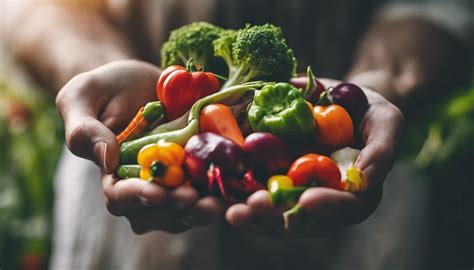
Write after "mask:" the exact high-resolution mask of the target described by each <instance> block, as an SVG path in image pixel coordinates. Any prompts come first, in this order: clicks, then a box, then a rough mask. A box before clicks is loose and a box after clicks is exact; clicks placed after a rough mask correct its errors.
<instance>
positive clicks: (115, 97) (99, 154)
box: [56, 60, 160, 173]
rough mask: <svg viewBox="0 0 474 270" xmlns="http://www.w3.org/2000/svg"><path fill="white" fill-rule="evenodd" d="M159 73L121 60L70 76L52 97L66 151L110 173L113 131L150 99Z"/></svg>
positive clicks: (114, 157)
mask: <svg viewBox="0 0 474 270" xmlns="http://www.w3.org/2000/svg"><path fill="white" fill-rule="evenodd" d="M159 74H160V71H159V69H158V68H157V67H155V66H153V65H151V64H147V63H144V62H139V61H134V60H124V61H117V62H112V63H110V64H106V65H104V66H101V67H99V68H96V69H93V70H91V71H88V72H84V73H81V74H79V75H77V76H75V77H74V78H72V79H71V80H70V81H69V82H68V83H67V84H66V85H65V86H64V87H63V88H62V89H61V90H60V91H59V93H58V95H57V97H56V107H57V109H58V111H59V113H60V115H61V116H62V118H63V119H64V126H65V133H66V145H67V146H68V148H69V149H70V150H71V152H72V153H74V154H75V155H77V156H80V157H83V158H86V159H89V160H92V161H94V162H95V163H96V164H97V165H98V166H99V167H101V169H102V171H103V172H106V173H112V172H113V171H114V170H115V169H116V167H117V166H118V163H119V145H118V143H117V140H116V138H115V134H114V132H115V133H117V132H119V131H120V130H121V129H122V128H124V127H125V126H126V125H127V123H128V122H129V121H130V120H131V119H132V118H133V116H134V115H135V114H136V112H137V111H138V109H139V108H140V107H141V106H143V105H144V104H145V103H147V102H149V101H151V100H155V99H156V94H155V91H154V89H155V83H156V80H157V79H158V76H159Z"/></svg>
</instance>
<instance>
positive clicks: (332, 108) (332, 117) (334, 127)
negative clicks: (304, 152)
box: [314, 105, 354, 149]
mask: <svg viewBox="0 0 474 270" xmlns="http://www.w3.org/2000/svg"><path fill="white" fill-rule="evenodd" d="M314 119H315V121H316V141H318V142H319V143H321V144H322V145H324V146H326V147H328V148H331V149H339V148H342V147H345V146H347V145H349V143H350V142H351V141H352V135H353V130H354V127H353V124H352V119H351V117H350V116H349V113H348V112H347V111H346V110H345V109H344V108H343V107H341V106H339V105H329V106H315V107H314Z"/></svg>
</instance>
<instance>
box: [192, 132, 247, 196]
mask: <svg viewBox="0 0 474 270" xmlns="http://www.w3.org/2000/svg"><path fill="white" fill-rule="evenodd" d="M184 150H185V151H186V156H185V158H184V169H185V170H186V173H187V175H188V176H189V177H190V179H191V182H197V183H196V184H198V185H204V186H206V187H207V183H208V176H207V171H208V169H209V167H210V166H211V163H212V164H214V166H216V167H219V168H220V169H221V172H222V174H223V175H225V176H234V177H235V178H240V177H241V176H242V175H243V174H244V173H245V170H246V167H245V165H246V162H245V153H244V150H243V149H242V148H241V147H240V146H239V145H237V144H236V143H234V142H233V141H231V140H229V139H227V138H224V137H222V136H220V135H217V134H215V133H211V132H204V133H200V134H198V135H194V136H192V137H191V138H190V139H189V141H188V142H187V143H186V146H185V147H184Z"/></svg>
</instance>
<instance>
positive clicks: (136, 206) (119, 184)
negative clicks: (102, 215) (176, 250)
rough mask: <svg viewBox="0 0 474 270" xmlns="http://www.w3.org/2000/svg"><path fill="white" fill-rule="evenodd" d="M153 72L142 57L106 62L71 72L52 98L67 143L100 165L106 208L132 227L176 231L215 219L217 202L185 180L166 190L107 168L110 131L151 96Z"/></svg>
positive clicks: (112, 149)
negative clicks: (105, 63)
mask: <svg viewBox="0 0 474 270" xmlns="http://www.w3.org/2000/svg"><path fill="white" fill-rule="evenodd" d="M159 74H160V70H159V69H158V68H157V67H155V66H153V65H151V64H148V63H145V62H140V61H134V60H125V61H117V62H112V63H110V64H107V65H104V66H102V67H99V68H97V69H94V70H91V71H88V72H84V73H81V74H79V75H77V76H75V77H74V78H73V79H71V80H70V81H69V82H68V83H67V84H66V85H65V86H64V87H63V88H62V89H61V90H60V92H59V93H58V96H57V98H56V105H57V109H58V111H59V113H60V114H61V116H62V117H63V119H64V124H65V133H66V144H67V146H68V148H69V149H70V150H71V152H72V153H74V154H75V155H77V156H80V157H83V158H86V159H89V160H92V161H94V162H95V163H96V164H97V165H98V166H99V167H100V168H101V170H102V172H103V175H102V186H103V189H104V195H105V202H106V205H107V209H108V210H109V212H111V213H112V214H114V215H117V216H125V217H126V218H127V219H128V220H129V221H130V224H131V226H132V229H133V230H134V231H135V232H136V233H145V232H147V231H150V230H165V231H168V232H173V233H178V232H182V231H185V230H188V229H190V228H193V227H196V226H200V225H205V224H210V223H215V222H219V221H221V220H223V216H224V206H223V205H222V203H220V202H219V201H218V200H217V199H216V198H211V197H205V198H200V196H199V194H198V193H197V191H196V190H195V189H194V188H192V187H191V186H189V185H184V186H181V187H179V188H177V189H175V190H169V189H166V188H163V187H160V186H159V185H157V184H154V183H149V182H147V181H144V180H141V179H127V180H126V181H119V179H117V177H116V176H115V175H114V174H113V173H114V171H115V169H116V168H117V166H118V164H119V153H120V149H119V145H118V143H117V140H116V137H115V136H116V135H115V134H117V133H118V132H120V131H121V130H122V129H123V128H124V127H125V126H126V125H127V124H128V122H129V121H130V120H131V119H132V118H133V116H134V115H135V114H136V112H137V111H138V109H139V108H140V107H142V106H143V105H144V104H145V103H147V102H149V101H152V100H156V94H155V84H156V81H157V79H158V76H159Z"/></svg>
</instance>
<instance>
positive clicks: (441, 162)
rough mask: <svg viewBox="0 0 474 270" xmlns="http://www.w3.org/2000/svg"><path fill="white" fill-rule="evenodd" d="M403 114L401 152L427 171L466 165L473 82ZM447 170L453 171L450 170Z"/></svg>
mask: <svg viewBox="0 0 474 270" xmlns="http://www.w3.org/2000/svg"><path fill="white" fill-rule="evenodd" d="M413 109H414V110H412V111H411V113H409V114H407V115H405V117H406V118H407V117H408V118H409V119H406V127H405V135H404V138H402V144H401V146H402V147H401V156H402V158H404V159H406V160H409V161H413V164H414V165H415V166H416V167H417V168H418V169H420V170H421V171H423V172H424V173H428V174H431V175H434V174H439V173H445V172H447V171H449V169H448V168H454V167H463V166H464V168H465V166H466V165H468V166H469V164H471V162H472V160H473V156H474V140H473V138H474V86H471V88H470V89H458V90H456V91H452V93H449V94H446V95H445V96H444V97H442V98H440V99H435V101H434V102H432V103H427V104H419V105H418V106H416V108H413ZM463 171H464V174H465V173H466V172H467V171H466V170H463ZM450 173H451V174H452V173H453V172H450Z"/></svg>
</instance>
